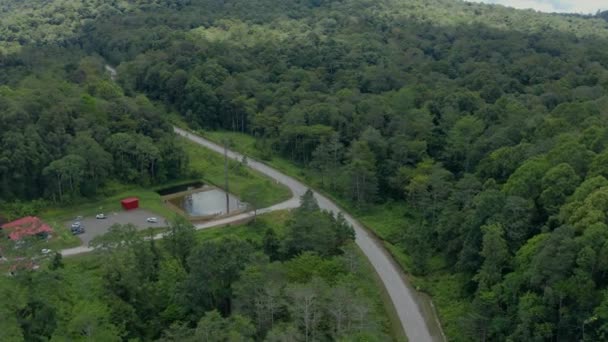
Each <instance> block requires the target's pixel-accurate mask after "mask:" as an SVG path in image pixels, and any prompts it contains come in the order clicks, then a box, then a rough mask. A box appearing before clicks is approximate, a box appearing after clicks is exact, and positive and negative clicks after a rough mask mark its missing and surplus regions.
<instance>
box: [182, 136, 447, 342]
mask: <svg viewBox="0 0 608 342" xmlns="http://www.w3.org/2000/svg"><path fill="white" fill-rule="evenodd" d="M174 131H175V133H177V134H179V135H181V136H183V137H185V138H187V139H189V140H190V141H192V142H195V143H197V144H199V145H201V146H203V147H205V148H208V149H210V150H213V151H215V152H217V153H224V148H223V147H222V146H220V145H218V144H216V143H213V142H211V141H209V140H207V139H204V138H202V137H200V136H198V135H195V134H192V133H190V132H188V131H185V130H182V129H180V128H177V127H174ZM228 157H229V158H231V159H234V160H242V158H243V155H242V154H240V153H237V152H234V151H230V150H228ZM247 165H248V166H249V167H251V168H252V169H254V170H256V171H258V172H260V173H263V174H265V175H266V176H268V177H270V178H272V179H274V180H275V181H277V182H279V183H282V184H284V185H285V186H287V187H288V188H289V189H291V191H292V193H293V197H292V198H291V199H289V200H288V201H285V202H283V203H279V204H277V205H274V206H272V207H269V208H266V209H262V210H260V211H258V212H259V213H264V212H270V211H274V210H283V209H291V208H296V207H298V206H299V197H300V196H302V195H303V194H304V193H305V192H306V190H307V189H308V187H307V186H306V185H305V184H303V183H301V182H300V181H298V180H296V179H294V178H292V177H290V176H287V175H285V174H283V173H281V172H279V171H278V170H276V169H274V168H272V167H270V166H268V165H266V164H264V163H261V162H258V161H256V160H253V159H251V158H249V157H248V159H247ZM315 197H316V199H317V201H318V202H319V207H321V208H322V209H325V210H329V211H331V212H333V213H339V212H342V214H343V215H344V218H345V219H346V220H347V221H348V222H349V223H350V224H351V225H352V226H353V228H354V230H355V233H356V243H357V245H358V246H359V248H361V250H362V251H363V253H364V254H365V256H366V257H367V258H368V259H369V261H370V263H371V264H372V266H373V267H374V269H375V270H376V272H377V273H378V276H379V277H380V279H381V280H382V283H383V284H384V287H385V288H386V290H387V292H388V294H389V297H390V299H391V301H392V303H393V306H394V308H395V310H396V312H397V315H398V316H399V320H400V322H401V325H402V327H403V330H404V331H405V333H406V335H407V337H408V340H409V341H410V342H434V341H443V340H444V338H443V337H442V334H441V329H440V328H439V327H438V324H437V322H436V319H435V318H434V317H428V316H429V315H428V314H427V320H428V321H427V320H425V315H424V314H423V310H422V309H421V307H420V306H419V305H418V301H417V298H419V296H418V294H417V293H415V290H414V289H412V288H411V287H410V286H409V284H408V282H407V280H406V279H405V278H404V275H403V273H402V271H401V269H400V268H399V266H397V265H396V264H395V263H394V262H393V261H392V259H391V258H390V257H389V256H388V255H387V253H386V251H385V249H384V247H383V246H382V244H381V242H379V241H378V240H377V239H375V238H374V237H373V236H372V235H371V234H370V233H369V232H368V231H367V230H366V229H364V228H363V226H362V225H361V224H360V223H359V222H357V220H355V219H354V218H353V217H352V216H351V215H349V214H348V213H345V212H344V211H342V210H341V209H340V208H339V207H338V206H337V205H336V204H335V203H334V202H332V201H331V200H330V199H328V198H327V197H325V196H323V195H321V194H319V193H317V192H315ZM245 215H247V216H250V215H251V213H245V214H241V215H237V216H234V217H230V218H226V219H224V220H221V221H224V222H218V221H214V222H209V223H207V224H202V225H198V226H197V228H198V229H204V228H208V227H210V226H218V225H222V224H226V223H229V222H233V221H237V220H241V219H243V218H244V217H245ZM429 324H430V325H432V327H429ZM431 329H432V330H431Z"/></svg>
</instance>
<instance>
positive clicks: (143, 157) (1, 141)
mask: <svg viewBox="0 0 608 342" xmlns="http://www.w3.org/2000/svg"><path fill="white" fill-rule="evenodd" d="M65 53H69V51H63V50H56V49H53V48H42V49H41V51H32V55H30V57H32V58H34V59H33V60H19V61H12V62H9V63H7V65H6V66H5V67H4V68H3V70H2V71H1V72H0V74H2V76H0V78H2V79H6V82H5V84H4V85H0V120H1V122H2V132H0V146H1V150H0V198H1V199H3V200H5V201H11V200H15V199H21V200H31V199H36V198H40V197H46V198H49V199H52V200H54V201H59V202H66V201H70V200H74V199H77V198H81V197H88V196H93V195H95V194H96V193H97V192H98V190H99V189H100V188H101V187H102V186H103V185H104V184H106V183H107V182H108V181H110V180H113V181H119V182H122V183H138V184H144V185H146V184H152V183H159V182H165V181H167V180H170V179H175V178H179V177H181V176H182V175H183V173H184V170H185V169H186V165H187V157H186V154H185V152H184V151H183V150H182V148H181V147H180V146H178V145H177V144H176V142H175V138H174V137H173V134H171V132H172V129H171V126H170V125H169V124H168V121H167V119H166V118H165V117H163V115H162V111H159V110H158V109H157V108H156V107H155V106H154V105H153V103H152V102H150V100H148V99H147V98H146V97H145V96H141V95H137V96H125V95H124V93H123V91H122V89H120V87H119V86H117V85H116V84H114V83H113V82H112V81H111V80H110V76H109V75H108V74H107V73H106V71H105V70H104V64H103V60H102V59H101V58H99V57H82V58H80V59H79V58H71V57H67V60H69V63H66V64H61V66H60V67H58V66H57V67H56V64H57V63H58V61H57V60H55V59H54V58H57V59H60V58H61V54H65ZM49 55H51V56H53V57H49ZM37 63H42V64H43V65H42V66H37V65H34V64H37ZM46 68H49V69H50V70H52V71H45V69H46ZM25 70H32V72H26V71H25ZM20 76H22V77H20Z"/></svg>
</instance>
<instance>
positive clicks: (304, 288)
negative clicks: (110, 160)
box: [0, 192, 390, 342]
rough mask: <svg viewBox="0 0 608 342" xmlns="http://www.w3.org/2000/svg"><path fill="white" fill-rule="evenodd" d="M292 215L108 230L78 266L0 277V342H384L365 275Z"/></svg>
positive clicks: (339, 244) (332, 238)
mask: <svg viewBox="0 0 608 342" xmlns="http://www.w3.org/2000/svg"><path fill="white" fill-rule="evenodd" d="M302 202H303V205H302V207H301V208H300V209H297V210H295V211H294V212H293V213H291V214H289V213H287V215H285V213H279V216H276V214H273V215H274V216H271V217H268V218H264V217H262V218H260V219H259V220H257V221H256V222H255V223H253V224H250V225H247V226H244V227H236V230H235V228H226V229H224V228H222V229H221V230H220V231H205V232H202V234H201V233H198V232H196V231H195V230H194V227H193V226H192V225H191V224H190V223H189V222H187V221H184V220H183V219H176V220H175V221H173V222H172V223H171V225H170V231H169V235H168V236H167V237H166V238H165V239H162V240H159V241H155V240H153V239H152V240H150V239H146V238H145V237H144V236H143V235H141V234H137V232H136V229H135V227H133V226H129V225H125V226H122V225H115V226H113V227H112V228H111V230H110V232H109V233H108V234H106V235H104V236H101V237H98V238H97V239H96V240H95V241H94V242H93V245H94V246H95V248H96V251H95V252H93V253H92V254H91V255H87V256H85V257H83V259H82V260H81V259H78V258H76V259H71V260H62V259H61V258H60V257H57V256H56V257H54V258H51V260H50V261H49V262H48V264H47V266H45V267H44V268H43V269H41V270H39V271H37V272H19V273H18V274H17V275H16V276H15V277H13V278H7V277H4V276H3V277H0V291H1V293H3V295H2V296H1V297H0V303H1V304H2V305H1V306H0V314H1V317H2V320H0V340H2V341H22V340H25V341H49V340H50V341H104V342H111V341H152V340H155V341H175V342H186V341H251V340H265V341H277V342H278V341H294V340H297V341H335V340H345V341H346V340H348V341H353V340H360V341H387V340H389V339H390V337H389V335H388V332H389V331H390V330H389V326H388V325H387V324H388V322H387V321H386V320H385V319H384V318H383V317H385V316H384V313H383V312H384V311H383V310H384V309H383V307H382V302H381V300H380V298H379V297H378V293H377V292H376V290H375V288H374V287H370V284H373V278H371V277H370V273H369V268H368V267H369V266H367V264H366V263H365V260H364V259H363V257H362V256H361V255H360V254H359V252H358V250H357V249H356V247H355V246H354V245H353V242H352V238H353V237H354V233H353V231H352V228H351V227H350V226H348V225H347V224H346V223H345V221H344V220H343V219H342V218H341V217H333V216H332V215H331V214H328V213H326V212H321V211H319V208H318V206H317V204H316V202H315V200H314V198H313V197H312V193H310V192H309V193H308V194H307V195H305V196H304V197H303V198H302Z"/></svg>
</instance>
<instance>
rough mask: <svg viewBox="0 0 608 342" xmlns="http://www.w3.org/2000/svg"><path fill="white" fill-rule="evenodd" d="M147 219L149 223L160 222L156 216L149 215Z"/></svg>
mask: <svg viewBox="0 0 608 342" xmlns="http://www.w3.org/2000/svg"><path fill="white" fill-rule="evenodd" d="M146 221H148V222H149V223H158V219H157V218H156V217H148V218H147V219H146Z"/></svg>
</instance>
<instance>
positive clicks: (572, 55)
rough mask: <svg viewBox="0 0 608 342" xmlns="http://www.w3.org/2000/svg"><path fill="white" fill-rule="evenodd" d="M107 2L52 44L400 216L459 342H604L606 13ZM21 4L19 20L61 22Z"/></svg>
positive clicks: (336, 189)
mask: <svg viewBox="0 0 608 342" xmlns="http://www.w3.org/2000/svg"><path fill="white" fill-rule="evenodd" d="M5 3H6V2H5ZM55 3H57V4H58V3H62V2H55ZM66 3H71V4H74V6H75V7H74V8H77V7H78V6H80V5H78V4H80V2H78V1H68V2H66ZM86 4H88V5H90V4H91V2H87V3H86ZM115 4H116V5H115V6H118V7H117V8H123V9H122V10H118V11H114V12H112V13H110V12H108V14H103V15H102V14H100V13H97V12H96V13H97V14H96V15H92V16H91V17H90V20H87V21H83V20H80V19H79V18H81V16H78V15H73V16H67V17H66V19H65V20H64V21H63V22H62V23H63V24H64V25H65V26H66V27H69V28H70V29H67V28H66V29H65V30H62V32H61V36H62V37H69V39H67V38H61V39H59V38H57V40H58V41H61V42H63V43H62V44H64V45H65V46H68V47H69V48H72V49H77V50H78V51H81V52H83V53H85V54H99V55H101V56H102V57H103V58H105V59H106V60H107V61H110V62H111V63H112V64H117V65H119V66H118V71H119V79H118V83H119V85H120V86H121V89H115V88H111V89H114V90H116V91H118V92H123V93H124V94H125V95H123V93H120V95H119V97H118V98H123V96H126V97H127V98H138V97H137V96H139V95H138V94H140V93H143V94H145V95H146V96H147V97H148V98H150V99H151V100H152V101H156V102H158V103H162V104H164V105H165V106H166V107H167V108H168V109H169V110H172V111H175V112H178V113H179V114H180V115H181V116H182V118H183V119H184V120H185V121H186V122H187V123H188V124H190V125H191V127H193V128H204V129H208V130H209V129H223V130H231V131H237V132H243V133H247V134H250V135H252V136H254V137H255V138H256V139H257V145H256V146H257V148H258V149H259V150H261V151H262V155H263V156H264V157H265V158H266V159H268V160H269V161H272V159H273V158H285V159H288V160H290V161H291V162H293V163H295V164H297V165H299V166H301V167H303V168H306V169H307V170H311V171H314V172H315V174H316V177H317V178H318V180H319V184H320V186H322V187H323V189H324V190H325V191H327V192H330V193H331V194H333V195H334V196H338V197H340V198H342V199H346V200H348V201H350V202H349V203H350V204H352V205H353V206H355V207H358V208H360V210H361V212H365V210H371V208H376V207H382V206H388V205H389V204H390V206H391V207H400V208H401V207H403V208H406V209H405V210H404V212H407V213H408V215H405V216H403V217H401V218H400V220H401V221H402V222H403V224H400V225H398V226H395V227H393V228H392V229H391V230H390V231H389V232H388V233H382V234H381V235H382V237H383V238H384V239H386V240H387V241H388V242H390V243H391V244H392V245H394V246H396V247H397V249H398V250H399V252H400V253H405V254H407V255H408V256H409V257H411V258H412V260H413V262H412V263H411V265H410V269H409V271H411V272H414V273H415V274H416V275H419V276H421V277H423V278H424V277H431V276H434V275H435V274H436V273H441V274H442V275H444V278H440V279H448V278H449V279H450V282H449V286H450V289H449V290H450V293H452V294H453V297H454V298H452V299H453V300H454V303H453V304H458V307H459V308H460V311H454V310H453V309H452V307H448V306H443V307H442V306H441V305H440V306H439V312H440V315H441V316H442V319H443V322H444V324H445V325H446V328H447V332H448V335H449V337H450V338H451V339H452V340H455V341H469V340H497V341H505V340H513V341H574V340H584V341H598V340H605V339H608V335H607V334H608V288H607V286H608V278H607V271H608V226H607V224H608V218H607V217H606V212H607V210H608V201H606V196H607V194H608V180H607V178H608V145H607V144H608V124H607V122H608V121H607V116H608V109H607V108H608V92H607V90H606V87H607V86H608V50H606V48H605V47H606V44H607V43H608V38H607V37H608V28H607V27H608V23H607V22H606V21H604V20H602V19H601V15H599V16H598V17H597V18H580V17H574V16H560V15H546V14H539V13H535V12H532V11H515V10H511V9H506V8H503V7H499V6H486V5H478V4H466V3H462V2H458V1H448V0H434V1H422V0H419V1H405V0H386V1H366V0H343V1H323V0H309V1H297V0H293V1H287V0H285V1H269V0H268V1H266V0H248V1H245V0H231V1H223V2H218V1H198V0H191V1H182V2H161V1H156V2H152V1H150V2H146V3H143V2H142V3H136V2H129V3H128V5H127V4H126V2H120V1H117V2H115ZM121 4H122V5H121ZM88 5H87V6H88ZM5 6H6V5H5ZM20 6H21V7H14V8H13V7H10V6H9V7H7V8H8V10H9V11H14V12H16V13H21V14H19V15H22V14H23V13H24V12H26V11H34V12H35V13H38V15H36V16H30V18H31V19H28V20H32V22H35V23H40V22H44V21H45V20H47V19H42V18H47V17H48V16H49V15H45V14H44V11H43V10H42V9H40V8H37V7H35V6H30V5H20ZM121 6H122V7H121ZM85 7H86V6H85ZM7 13H9V12H5V13H4V14H3V15H4V16H6V15H8V14H7ZM68 13H78V10H74V12H68ZM10 17H11V18H19V16H17V15H15V16H10ZM26 17H27V16H26ZM37 18H41V19H37ZM49 20H50V19H49ZM47 22H48V20H47ZM16 25H17V24H16ZM37 25H39V24H35V25H25V24H23V25H17V26H15V32H16V33H14V36H9V35H8V33H3V37H5V38H3V40H4V41H5V42H7V43H6V45H7V46H10V47H11V49H10V51H14V52H10V53H9V52H8V51H9V50H8V49H7V50H6V51H7V52H5V53H4V54H3V55H2V60H3V63H7V62H8V63H12V65H14V66H15V67H16V68H17V67H18V66H19V65H22V63H23V61H24V59H26V58H27V56H30V54H28V53H27V49H26V47H27V46H28V45H29V44H42V45H44V44H52V40H51V41H45V40H44V39H38V38H36V34H37V33H36V32H37V30H36V29H35V27H36V26H37ZM32 27H34V28H32ZM4 30H5V31H6V29H4ZM7 32H8V31H7ZM18 36H19V37H30V38H23V40H22V41H21V40H19V39H21V38H16V37H18ZM17 42H18V44H17ZM30 42H31V43H30ZM66 51H67V50H66ZM13 75H15V74H13ZM9 76H10V74H9ZM2 79H3V81H4V82H14V80H13V79H14V77H10V79H8V78H6V77H3V78H2ZM11 87H12V88H15V89H18V88H17V87H18V86H17V85H12V86H11ZM13 91H15V90H13ZM91 96H98V95H94V94H92V95H91ZM99 97H101V98H102V99H101V100H99V101H100V102H101V103H105V102H107V101H110V100H108V99H103V96H101V95H99ZM133 101H134V100H133ZM144 108H145V107H144ZM3 115H4V114H3ZM104 115H108V114H107V111H104ZM20 127H21V126H20ZM111 132H112V133H115V132H118V131H111ZM141 134H147V133H141ZM152 139H154V136H152ZM4 141H6V138H5V140H4ZM103 141H104V142H105V143H106V144H108V142H107V140H103ZM107 146H108V148H109V146H110V145H107ZM57 156H58V157H60V156H61V154H57ZM114 162H116V159H115V160H114ZM45 167H46V166H45ZM47 174H51V173H50V171H48V172H47ZM387 203H388V204H387ZM372 228H373V227H372ZM437 265H441V266H440V267H437ZM446 275H447V276H446ZM454 279H457V280H456V281H454ZM431 294H433V293H431ZM449 304H452V303H449Z"/></svg>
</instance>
